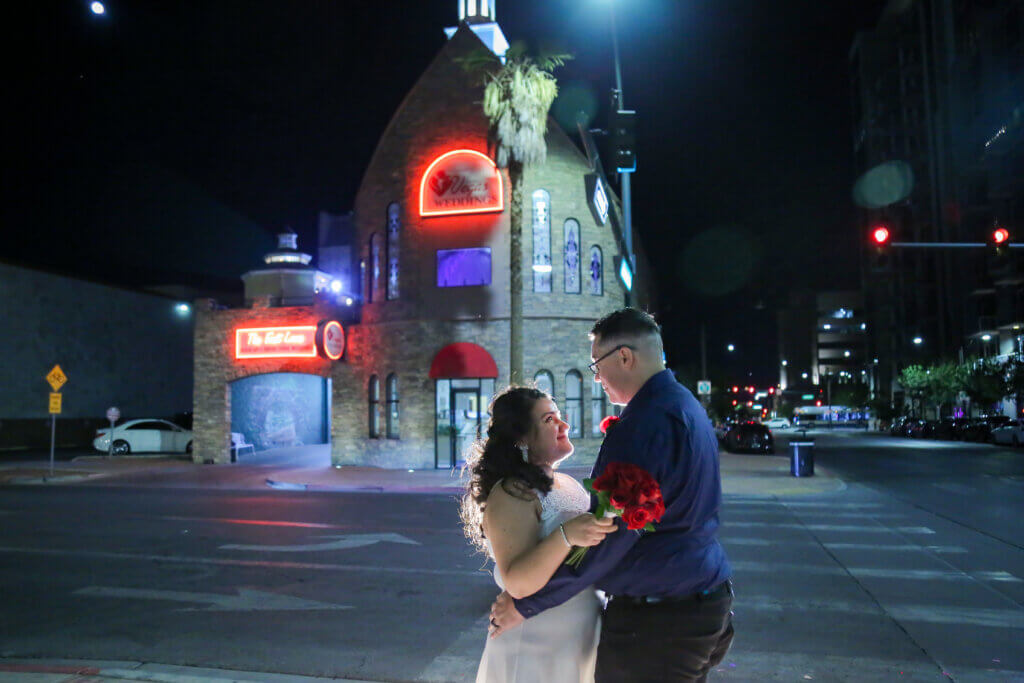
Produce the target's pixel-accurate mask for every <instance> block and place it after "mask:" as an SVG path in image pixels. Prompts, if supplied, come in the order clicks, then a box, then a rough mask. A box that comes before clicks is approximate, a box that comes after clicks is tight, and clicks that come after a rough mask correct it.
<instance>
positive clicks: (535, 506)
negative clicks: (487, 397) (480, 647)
mask: <svg viewBox="0 0 1024 683" xmlns="http://www.w3.org/2000/svg"><path fill="white" fill-rule="evenodd" d="M572 452H573V445H572V442H571V441H569V425H568V423H566V422H565V421H564V420H563V419H562V416H561V414H560V413H559V412H558V407H557V406H556V405H555V402H554V401H552V400H551V397H550V396H548V395H547V394H545V393H544V392H542V391H538V390H536V389H531V388H527V387H510V388H508V389H506V390H505V391H504V392H502V393H501V394H500V395H499V396H498V397H497V398H495V399H494V402H493V403H492V405H491V419H490V422H489V424H488V427H487V438H486V439H485V440H483V441H482V442H478V443H477V444H476V446H475V448H474V453H473V454H472V455H471V456H470V457H469V459H468V461H467V467H468V468H470V471H471V477H470V481H469V484H468V486H467V492H466V494H465V496H463V499H462V506H461V516H462V521H463V524H464V526H465V531H466V535H467V536H468V537H469V539H470V540H471V541H472V542H473V543H474V544H475V545H476V546H477V547H479V548H480V549H482V550H484V551H485V552H487V553H488V554H489V555H490V556H491V557H492V558H493V559H494V564H495V569H494V580H495V582H497V584H498V586H499V587H500V588H502V589H503V590H505V591H506V592H507V593H508V594H509V595H511V596H512V597H513V598H520V597H526V596H527V595H530V594H532V593H534V592H536V591H537V590H539V589H540V588H541V587H543V586H544V584H545V583H547V581H548V579H550V578H551V575H552V574H554V573H555V570H556V569H558V567H559V566H560V565H561V564H562V563H563V562H565V559H566V557H567V556H568V554H569V551H570V549H571V548H572V546H593V545H597V544H598V543H600V542H601V541H602V540H603V539H604V537H605V534H608V533H611V532H614V531H615V530H616V527H615V523H614V520H612V519H601V520H598V519H595V518H594V516H593V515H592V514H589V513H588V512H587V510H588V509H589V508H590V495H589V494H588V493H587V491H586V490H585V489H584V488H583V487H582V486H581V485H580V484H579V482H577V481H576V480H575V479H573V478H572V477H570V476H568V475H565V474H561V473H559V472H556V471H555V469H556V468H557V467H558V463H559V462H561V461H562V460H564V459H565V458H567V457H569V456H570V455H572ZM600 612H601V604H600V602H599V600H598V597H597V593H596V591H594V590H593V589H590V590H584V591H583V592H581V593H579V594H577V595H576V596H575V597H573V598H572V599H570V600H569V601H567V602H565V603H563V604H562V605H559V606H558V607H555V608H552V609H549V610H546V611H544V612H542V613H540V614H539V615H537V616H535V617H533V618H532V619H527V620H526V621H524V622H523V623H522V624H520V625H519V626H517V627H515V628H513V629H510V630H509V631H507V632H505V633H503V634H502V635H501V636H499V637H494V636H493V635H492V636H491V637H489V638H488V639H487V644H486V646H485V647H484V653H483V657H482V658H481V660H480V667H479V669H478V670H477V677H476V680H477V683H505V682H513V681H515V682H523V683H525V682H529V683H537V682H545V683H547V682H551V683H555V682H557V683H563V682H564V683H584V682H590V681H593V680H594V663H595V661H596V657H597V639H598V634H599V630H600V621H599V616H600ZM493 630H494V629H493V626H492V627H491V631H493Z"/></svg>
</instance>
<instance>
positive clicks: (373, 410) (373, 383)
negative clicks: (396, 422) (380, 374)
mask: <svg viewBox="0 0 1024 683" xmlns="http://www.w3.org/2000/svg"><path fill="white" fill-rule="evenodd" d="M366 403H367V411H368V412H367V422H368V423H369V434H370V438H371V439H377V438H380V380H379V379H378V378H377V375H370V382H369V383H368V384H367V385H366Z"/></svg>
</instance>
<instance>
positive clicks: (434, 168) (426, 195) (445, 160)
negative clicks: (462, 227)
mask: <svg viewBox="0 0 1024 683" xmlns="http://www.w3.org/2000/svg"><path fill="white" fill-rule="evenodd" d="M504 208H505V192H504V189H503V187H502V183H501V172H500V171H498V168H497V166H495V165H494V161H492V160H491V158H490V157H489V156H487V155H486V154H484V153H482V152H477V151H476V150H472V149H456V150H452V151H451V152H445V153H444V154H442V155H441V156H439V157H437V158H436V159H434V160H433V161H432V162H431V163H430V166H428V167H427V170H426V171H425V172H424V173H423V177H422V178H421V179H420V215H421V216H453V215H457V214H465V213H489V212H496V211H503V210H504Z"/></svg>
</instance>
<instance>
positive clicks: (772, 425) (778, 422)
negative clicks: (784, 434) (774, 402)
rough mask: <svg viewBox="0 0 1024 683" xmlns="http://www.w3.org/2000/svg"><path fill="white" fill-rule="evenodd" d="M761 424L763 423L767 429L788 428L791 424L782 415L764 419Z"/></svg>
mask: <svg viewBox="0 0 1024 683" xmlns="http://www.w3.org/2000/svg"><path fill="white" fill-rule="evenodd" d="M761 424H763V425H764V426H765V427H767V428H768V429H789V428H790V427H792V426H793V425H792V424H790V422H789V420H787V419H786V418H784V417H773V418H772V419H770V420H765V421H764V422H762V423H761Z"/></svg>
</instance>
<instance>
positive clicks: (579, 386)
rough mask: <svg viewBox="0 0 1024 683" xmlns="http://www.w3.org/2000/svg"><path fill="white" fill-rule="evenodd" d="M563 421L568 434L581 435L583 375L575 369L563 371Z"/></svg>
mask: <svg viewBox="0 0 1024 683" xmlns="http://www.w3.org/2000/svg"><path fill="white" fill-rule="evenodd" d="M565 421H566V422H568V423H569V436H573V437H581V436H583V376H582V375H581V374H580V373H578V372H577V371H575V370H570V371H569V372H567V373H565Z"/></svg>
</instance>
